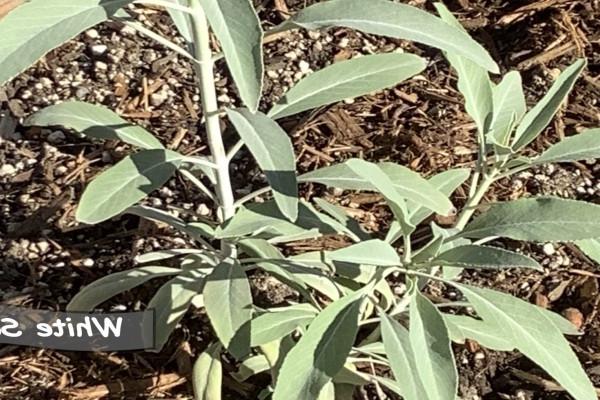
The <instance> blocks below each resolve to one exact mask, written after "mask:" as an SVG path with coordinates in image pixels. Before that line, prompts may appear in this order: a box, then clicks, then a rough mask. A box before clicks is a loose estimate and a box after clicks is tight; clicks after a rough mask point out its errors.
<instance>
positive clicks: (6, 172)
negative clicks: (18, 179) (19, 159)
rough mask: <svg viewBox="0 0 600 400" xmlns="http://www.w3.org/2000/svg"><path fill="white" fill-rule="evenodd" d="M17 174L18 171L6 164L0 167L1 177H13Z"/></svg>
mask: <svg viewBox="0 0 600 400" xmlns="http://www.w3.org/2000/svg"><path fill="white" fill-rule="evenodd" d="M15 172H17V169H16V168H15V167H13V166H12V165H10V164H4V165H3V166H2V167H0V176H6V175H12V174H14V173H15Z"/></svg>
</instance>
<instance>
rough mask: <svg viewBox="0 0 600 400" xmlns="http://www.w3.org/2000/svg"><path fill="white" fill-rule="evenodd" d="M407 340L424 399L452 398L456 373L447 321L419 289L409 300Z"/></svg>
mask: <svg viewBox="0 0 600 400" xmlns="http://www.w3.org/2000/svg"><path fill="white" fill-rule="evenodd" d="M409 315H410V324H409V334H408V336H409V340H410V345H411V347H412V350H413V353H414V354H416V355H418V356H417V358H416V363H415V364H416V367H417V373H418V375H419V377H420V378H421V382H422V383H423V388H424V389H425V393H426V394H427V397H426V398H427V399H431V400H447V399H454V398H455V397H456V392H457V390H458V373H457V371H456V365H455V362H454V355H453V353H452V348H451V344H450V338H449V336H448V328H447V327H446V323H445V322H444V319H443V317H442V315H441V313H440V312H439V311H438V309H437V308H436V307H435V306H434V305H433V304H432V303H431V302H430V301H429V300H428V299H427V298H426V297H425V296H423V295H422V294H421V293H420V292H418V291H417V292H415V293H414V295H413V297H412V299H411V303H410V311H409Z"/></svg>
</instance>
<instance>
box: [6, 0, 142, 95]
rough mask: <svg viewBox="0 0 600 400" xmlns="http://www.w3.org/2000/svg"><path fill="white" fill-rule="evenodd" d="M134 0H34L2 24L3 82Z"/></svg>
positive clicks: (16, 10) (10, 14) (13, 13)
mask: <svg viewBox="0 0 600 400" xmlns="http://www.w3.org/2000/svg"><path fill="white" fill-rule="evenodd" d="M132 1H133V0H77V1H73V0H30V1H29V2H26V3H25V4H23V5H21V6H19V7H17V8H16V9H15V10H13V11H12V12H10V13H9V14H8V15H7V16H5V17H4V18H2V21H1V23H0V37H1V38H2V41H1V43H0V85H2V84H3V83H5V82H6V81H8V80H9V79H11V78H13V77H15V76H16V75H18V74H19V73H21V72H23V71H24V70H25V69H26V68H28V67H29V66H30V65H32V64H33V63H35V62H36V61H37V60H38V59H40V58H41V57H42V56H43V55H44V54H46V53H47V52H49V51H50V50H52V49H54V48H55V47H58V46H60V45H61V44H63V43H65V42H66V41H68V40H69V39H72V38H73V37H75V36H76V35H78V34H79V33H81V32H83V31H84V30H86V29H88V28H91V27H92V26H94V25H96V24H99V23H101V22H103V21H106V20H107V19H108V18H109V17H110V16H112V15H113V14H114V13H115V12H116V11H117V10H118V9H120V8H121V7H124V6H126V5H127V4H129V3H131V2H132Z"/></svg>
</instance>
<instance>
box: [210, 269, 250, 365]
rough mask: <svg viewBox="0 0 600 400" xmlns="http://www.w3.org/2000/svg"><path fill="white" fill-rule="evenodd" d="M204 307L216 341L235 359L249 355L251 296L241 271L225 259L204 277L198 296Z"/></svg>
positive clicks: (244, 275)
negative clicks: (200, 293) (200, 297)
mask: <svg viewBox="0 0 600 400" xmlns="http://www.w3.org/2000/svg"><path fill="white" fill-rule="evenodd" d="M202 294H203V295H204V307H205V308H206V313H207V314H208V317H209V318H210V322H211V324H212V326H213V328H214V329H215V332H216V334H217V337H218V338H219V340H220V341H221V343H223V345H224V346H225V347H226V348H227V350H228V351H229V352H230V353H231V354H232V355H233V356H234V357H236V358H238V359H240V358H242V357H244V356H245V355H247V354H248V352H249V351H250V320H251V319H252V294H251V292H250V284H249V283H248V278H247V277H246V273H245V272H244V269H243V268H242V266H241V265H240V263H239V262H238V261H237V260H234V259H227V260H225V261H223V262H222V263H221V264H219V265H217V266H216V267H215V268H214V270H213V272H212V273H211V274H210V275H208V276H207V278H206V284H205V285H204V290H203V292H202Z"/></svg>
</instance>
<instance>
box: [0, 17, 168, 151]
mask: <svg viewBox="0 0 600 400" xmlns="http://www.w3.org/2000/svg"><path fill="white" fill-rule="evenodd" d="M0 26H1V25H0ZM25 124H26V125H28V126H64V127H65V128H68V129H73V130H75V131H77V132H79V133H81V134H83V135H84V136H86V137H90V138H96V139H111V140H121V141H123V142H125V143H129V144H131V145H133V146H137V147H141V148H143V149H162V148H163V145H162V144H161V143H160V142H159V141H158V139H156V137H154V135H152V134H151V133H150V132H148V131H147V130H145V129H144V128H142V127H141V126H136V125H133V124H132V123H130V122H127V121H125V120H124V119H122V118H121V117H119V116H118V115H117V114H116V113H114V112H113V111H111V110H109V109H108V108H106V107H103V106H97V105H94V104H89V103H84V102H81V101H68V102H66V103H61V104H57V105H54V106H50V107H47V108H44V109H43V110H41V111H39V112H37V113H35V114H33V115H32V116H31V117H29V118H28V119H27V121H26V122H25Z"/></svg>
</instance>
